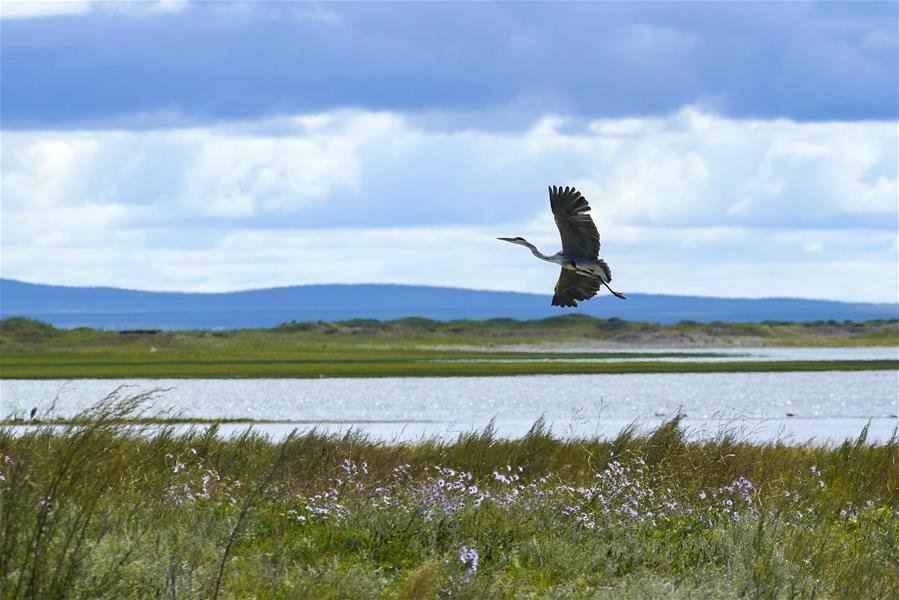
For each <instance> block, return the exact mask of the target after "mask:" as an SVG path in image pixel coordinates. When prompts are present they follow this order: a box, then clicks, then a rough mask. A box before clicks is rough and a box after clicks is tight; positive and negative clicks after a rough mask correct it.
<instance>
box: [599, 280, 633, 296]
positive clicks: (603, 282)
mask: <svg viewBox="0 0 899 600" xmlns="http://www.w3.org/2000/svg"><path fill="white" fill-rule="evenodd" d="M600 281H601V282H602V284H603V285H604V286H606V287H607V288H608V289H609V291H610V292H612V293H613V294H615V295H616V296H618V297H619V298H621V299H622V300H627V297H626V296H625V295H624V294H622V293H621V292H616V291H615V290H613V289H612V288H610V287H609V284H608V283H606V282H605V281H602V279H600Z"/></svg>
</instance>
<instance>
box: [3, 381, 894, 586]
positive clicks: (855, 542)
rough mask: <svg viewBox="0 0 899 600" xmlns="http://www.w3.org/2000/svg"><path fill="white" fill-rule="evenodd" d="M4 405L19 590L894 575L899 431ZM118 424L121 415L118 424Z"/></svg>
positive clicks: (9, 539)
mask: <svg viewBox="0 0 899 600" xmlns="http://www.w3.org/2000/svg"><path fill="white" fill-rule="evenodd" d="M151 397H152V392H148V393H145V394H139V395H136V396H129V395H128V394H127V393H126V390H119V391H117V392H116V393H114V394H112V395H110V397H108V398H106V399H105V400H104V401H103V402H101V403H100V404H98V405H97V406H95V407H94V408H92V409H91V410H90V411H88V412H86V413H83V414H82V415H79V420H78V422H77V423H73V424H69V425H66V426H49V425H46V426H38V427H35V428H33V429H29V430H26V431H22V430H21V429H19V430H15V429H13V428H11V427H0V596H3V597H10V598H55V597H56V598H61V597H76V598H77V597H90V598H96V597H109V598H144V597H169V598H194V597H196V598H209V597H271V598H297V597H310V598H311V597H316V598H319V597H322V598H329V597H330V598H370V597H398V598H424V597H432V598H433V597H443V596H459V597H522V596H523V597H544V598H579V597H580V598H621V597H641V598H644V597H657V598H670V597H700V596H703V597H706V598H708V597H714V598H724V597H759V598H778V597H784V598H787V597H859V596H866V597H869V598H888V597H894V595H895V594H896V593H897V592H899V441H897V439H896V436H895V435H894V436H893V438H892V439H891V440H890V441H889V442H887V443H885V444H871V443H868V442H867V441H866V437H865V432H862V434H861V435H860V436H859V437H858V438H857V439H854V440H850V441H847V442H845V443H844V444H842V445H839V446H835V447H823V446H789V445H784V444H780V443H774V444H758V443H749V442H746V441H743V440H742V439H741V438H739V437H738V436H737V435H734V434H730V433H727V432H723V433H722V434H721V435H719V436H718V437H717V438H716V439H713V440H709V441H693V440H691V439H689V438H688V437H686V435H685V434H684V431H683V429H682V428H681V426H680V423H679V419H678V418H675V419H673V420H671V421H669V422H667V423H665V424H663V425H661V426H660V427H658V428H657V429H655V430H654V431H651V432H649V433H646V434H641V433H638V430H637V428H631V429H628V430H625V431H624V432H622V433H621V434H619V435H618V436H617V437H616V438H614V439H610V440H600V439H566V440H562V439H557V438H556V437H554V436H552V435H551V434H550V432H549V431H548V430H547V428H546V427H545V426H544V424H543V423H542V422H537V423H536V424H535V425H534V427H533V428H532V429H531V431H530V432H529V433H528V434H527V435H526V436H525V437H523V438H522V439H519V440H506V439H501V438H498V437H497V436H496V435H495V432H494V431H493V429H492V427H487V428H485V429H484V430H482V431H477V432H471V433H467V434H464V435H461V436H459V437H458V439H456V440H454V441H451V442H443V441H439V440H422V441H420V442H417V443H409V444H388V443H384V442H379V441H374V440H372V439H369V438H368V437H366V436H365V435H364V434H363V433H361V432H358V431H350V432H348V433H345V434H342V435H339V436H338V435H331V434H324V433H321V432H316V431H311V432H306V433H303V434H294V435H291V436H289V437H287V438H285V439H283V440H280V441H278V442H273V441H270V440H268V439H267V438H265V437H263V436H261V435H258V434H255V433H253V432H251V431H249V430H248V431H246V432H244V433H243V434H241V435H239V436H237V437H232V438H228V439H223V438H222V437H221V436H219V435H218V433H217V428H216V426H214V425H213V426H212V427H208V428H199V427H198V428H195V429H192V430H190V431H187V432H183V431H182V432H179V433H176V432H175V431H174V429H173V428H172V427H171V426H168V425H158V424H152V423H146V424H140V423H138V424H135V422H134V419H135V418H146V416H147V411H146V410H145V406H146V405H147V401H148V400H149V399H150V398H151ZM126 423H127V424H126Z"/></svg>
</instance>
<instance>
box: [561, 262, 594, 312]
mask: <svg viewBox="0 0 899 600" xmlns="http://www.w3.org/2000/svg"><path fill="white" fill-rule="evenodd" d="M598 291H599V280H598V279H594V278H592V277H587V276H586V275H581V274H579V273H577V272H576V271H572V270H571V269H562V272H561V273H559V281H558V282H556V293H555V295H553V302H552V305H553V306H577V302H576V300H589V299H590V298H592V297H593V296H595V295H596V293H597V292H598Z"/></svg>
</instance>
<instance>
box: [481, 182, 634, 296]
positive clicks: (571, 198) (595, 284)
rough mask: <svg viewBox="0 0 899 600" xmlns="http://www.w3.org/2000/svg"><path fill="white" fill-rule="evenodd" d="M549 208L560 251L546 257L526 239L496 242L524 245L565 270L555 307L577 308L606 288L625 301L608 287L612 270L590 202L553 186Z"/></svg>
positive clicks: (550, 192)
mask: <svg viewBox="0 0 899 600" xmlns="http://www.w3.org/2000/svg"><path fill="white" fill-rule="evenodd" d="M549 205H550V207H551V208H552V211H553V217H554V218H555V220H556V226H557V227H558V228H559V235H560V236H561V238H562V251H561V252H556V253H555V254H552V255H549V256H547V255H546V254H543V253H542V252H540V251H539V250H537V247H536V246H534V244H532V243H530V242H529V241H527V240H526V239H524V238H523V237H511V238H509V237H501V238H496V239H498V240H501V241H503V242H509V243H510V244H517V245H519V246H525V247H526V248H529V249H530V250H531V253H532V254H533V255H534V256H536V257H537V258H539V259H541V260H545V261H547V262H551V263H556V264H557V265H559V266H560V267H562V272H561V273H560V274H559V281H558V282H556V289H555V293H554V294H553V300H552V305H553V306H562V307H575V306H577V303H578V301H579V300H580V301H582V300H589V299H590V298H592V297H593V296H595V295H596V294H597V292H599V288H600V286H603V285H604V286H605V287H607V288H608V289H609V291H610V292H612V293H613V294H614V295H615V296H617V297H618V298H621V299H622V300H625V299H626V297H625V295H624V294H622V293H621V292H616V291H615V290H613V289H612V288H611V287H609V284H610V283H611V282H612V271H611V269H609V265H608V264H606V261H604V260H602V259H601V258H599V232H598V231H597V230H596V225H595V224H594V223H593V219H591V218H590V215H589V214H588V213H589V212H590V205H589V204H587V199H586V198H584V197H583V196H582V195H581V193H580V192H579V191H577V190H576V189H574V188H573V187H565V188H562V187H561V186H558V187H557V186H554V185H553V186H550V188H549Z"/></svg>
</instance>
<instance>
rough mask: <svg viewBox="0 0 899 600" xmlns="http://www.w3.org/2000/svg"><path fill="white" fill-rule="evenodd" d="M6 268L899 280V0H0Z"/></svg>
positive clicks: (804, 282) (859, 292) (411, 277)
mask: <svg viewBox="0 0 899 600" xmlns="http://www.w3.org/2000/svg"><path fill="white" fill-rule="evenodd" d="M0 11H2V12H0V27H2V36H0V44H2V59H0V60H2V65H0V67H2V71H0V75H2V82H0V83H2V86H0V100H2V113H0V119H2V123H0V126H2V157H0V174H2V206H0V216H2V237H0V246H2V248H0V249H2V272H3V276H4V277H14V278H19V279H24V280H28V281H37V282H44V283H61V284H75V285H87V284H93V285H99V284H102V285H116V286H125V287H134V288H143V289H177V290H227V289H241V288H250V287H266V286H273V285H290V284H295V283H326V282H395V283H420V284H429V285H452V286H462V287H475V288H485V289H508V290H520V291H534V292H542V293H549V292H550V291H551V289H552V286H553V284H554V281H555V272H554V270H553V269H552V268H551V267H550V266H548V265H545V264H541V263H539V262H537V261H535V260H534V259H533V257H531V256H530V255H529V254H527V253H526V252H523V251H522V250H521V249H520V248H515V247H511V246H508V245H504V244H501V243H500V242H497V241H495V239H494V238H495V237H496V236H497V235H525V236H527V237H528V238H529V239H532V240H533V241H535V242H536V243H538V245H540V246H541V247H543V248H544V251H555V250H556V249H557V247H558V240H557V235H556V233H555V231H554V229H553V223H552V219H551V217H550V215H549V212H548V202H547V198H546V186H547V185H549V184H562V185H577V186H578V187H579V188H580V189H582V190H583V192H584V193H585V195H586V196H587V198H588V199H589V200H590V201H591V204H592V205H593V207H594V218H595V220H596V221H597V223H598V225H599V227H600V232H601V234H602V236H603V255H604V256H605V257H606V258H607V260H609V262H610V263H611V265H612V268H613V272H614V277H615V281H616V283H617V284H618V287H619V288H621V289H622V290H623V291H625V292H627V291H632V292H633V291H642V292H664V293H679V294H698V295H728V296H749V297H753V296H775V295H776V296H804V297H817V298H837V299H845V300H872V301H896V296H897V286H899V282H897V266H896V265H897V258H899V256H897V253H899V249H897V89H899V86H897V75H896V73H897V41H896V31H897V6H896V4H895V3H892V2H881V3H858V2H856V3H846V4H844V3H835V2H827V3H772V4H764V3H721V4H716V3H708V2H705V3H692V4H691V3H626V4H617V3H571V4H541V3H525V4H519V3H500V4H491V3H465V4H450V3H444V4H436V3H420V4H419V3H362V4H355V3H291V2H281V3H257V4H242V3H214V4H213V3H207V4H202V5H201V4H194V3H188V2H144V3H125V2H105V3H85V2H65V3H48V2H39V3H31V2H29V3H16V2H6V1H4V2H3V3H2V5H0Z"/></svg>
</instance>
